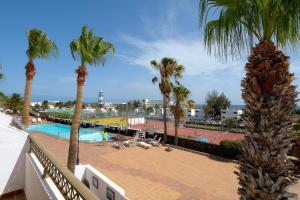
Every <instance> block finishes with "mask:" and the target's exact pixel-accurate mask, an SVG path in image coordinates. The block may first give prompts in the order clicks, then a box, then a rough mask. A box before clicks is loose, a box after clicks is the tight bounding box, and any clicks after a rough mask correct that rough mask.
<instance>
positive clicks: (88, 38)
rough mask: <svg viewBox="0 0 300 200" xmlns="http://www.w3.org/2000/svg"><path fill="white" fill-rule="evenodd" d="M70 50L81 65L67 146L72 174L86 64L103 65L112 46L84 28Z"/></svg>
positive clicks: (112, 48)
mask: <svg viewBox="0 0 300 200" xmlns="http://www.w3.org/2000/svg"><path fill="white" fill-rule="evenodd" d="M70 49H71V53H72V56H73V58H74V60H76V59H80V61H81V64H80V66H79V67H78V68H77V70H76V73H77V98H76V104H75V112H74V115H73V119H72V128H71V135H70V144H69V156H68V168H69V169H70V170H71V171H72V172H73V173H74V170H75V164H76V157H77V132H78V126H79V120H80V112H81V109H82V100H83V87H84V82H85V77H86V75H87V68H86V64H89V65H95V66H96V65H99V64H102V65H104V64H105V62H106V60H107V58H108V57H109V55H110V54H111V53H112V54H113V53H114V46H113V45H112V44H111V43H109V42H107V41H105V40H104V39H103V38H101V37H98V36H97V35H95V34H94V33H93V31H92V30H89V29H88V28H87V27H86V26H84V27H82V30H81V36H80V37H79V39H74V40H73V41H72V42H71V43H70Z"/></svg>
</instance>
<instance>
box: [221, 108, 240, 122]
mask: <svg viewBox="0 0 300 200" xmlns="http://www.w3.org/2000/svg"><path fill="white" fill-rule="evenodd" d="M243 113H244V111H243V110H242V109H226V110H222V111H221V120H222V121H225V120H226V119H230V118H232V119H236V120H239V119H240V118H241V116H242V114H243Z"/></svg>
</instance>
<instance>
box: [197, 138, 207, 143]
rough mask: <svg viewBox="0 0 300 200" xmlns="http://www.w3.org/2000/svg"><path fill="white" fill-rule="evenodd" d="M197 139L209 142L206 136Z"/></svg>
mask: <svg viewBox="0 0 300 200" xmlns="http://www.w3.org/2000/svg"><path fill="white" fill-rule="evenodd" d="M196 140H197V141H200V142H209V141H208V139H207V138H205V137H199V138H197V139H196Z"/></svg>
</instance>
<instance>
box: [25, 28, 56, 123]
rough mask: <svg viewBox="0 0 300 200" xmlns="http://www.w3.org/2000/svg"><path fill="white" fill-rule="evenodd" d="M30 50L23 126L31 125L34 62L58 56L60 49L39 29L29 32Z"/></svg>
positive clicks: (28, 50)
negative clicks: (37, 59) (38, 59)
mask: <svg viewBox="0 0 300 200" xmlns="http://www.w3.org/2000/svg"><path fill="white" fill-rule="evenodd" d="M27 39H28V49H27V51H26V54H27V57H28V59H29V61H28V63H27V64H26V66H25V69H26V73H25V75H26V86H25V94H24V105H23V116H22V122H23V124H25V125H27V124H29V112H30V97H31V88H32V80H33V77H34V75H35V72H36V68H35V65H34V63H33V61H34V60H35V59H36V58H41V59H47V58H48V57H49V56H50V55H57V53H58V49H57V47H56V45H55V43H54V42H53V41H52V40H51V39H49V37H48V36H47V34H46V33H45V32H43V31H42V30H39V29H35V28H34V29H31V30H29V31H28V32H27Z"/></svg>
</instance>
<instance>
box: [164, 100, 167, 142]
mask: <svg viewBox="0 0 300 200" xmlns="http://www.w3.org/2000/svg"><path fill="white" fill-rule="evenodd" d="M163 120H164V144H167V142H168V141H167V139H168V136H167V134H168V133H167V97H165V96H164V98H163Z"/></svg>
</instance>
